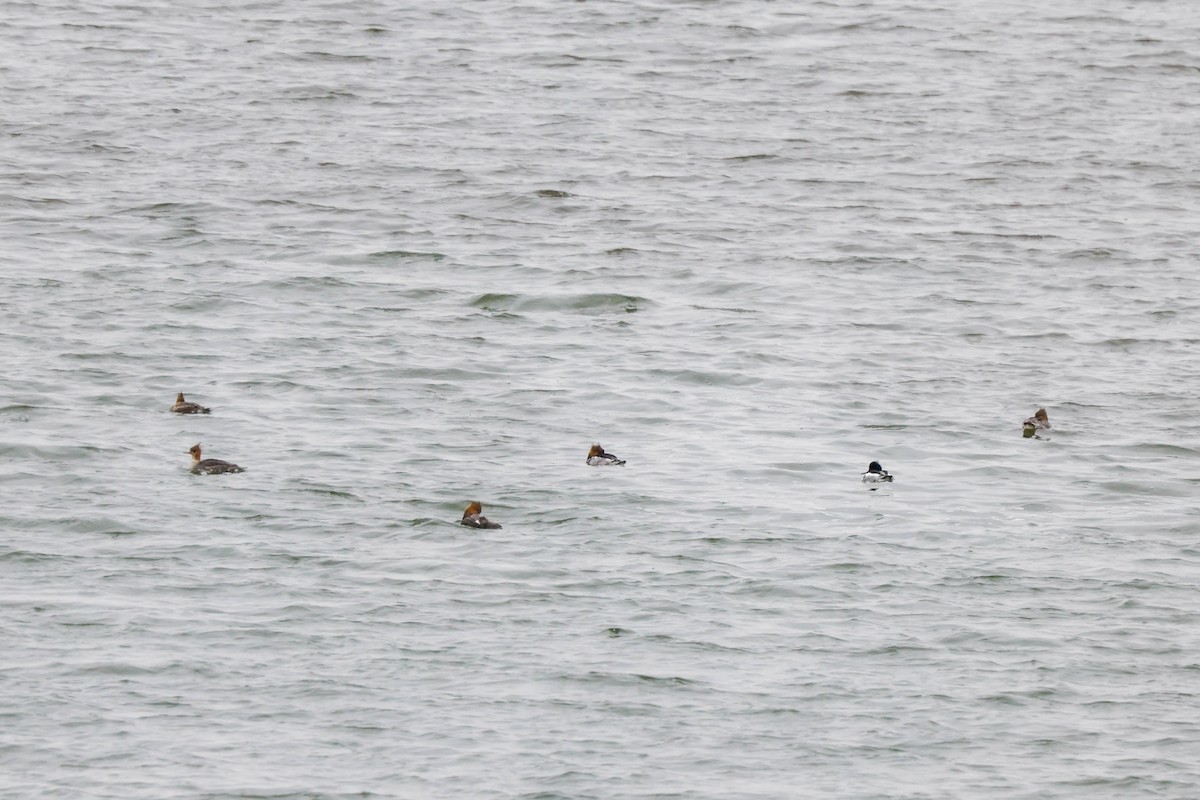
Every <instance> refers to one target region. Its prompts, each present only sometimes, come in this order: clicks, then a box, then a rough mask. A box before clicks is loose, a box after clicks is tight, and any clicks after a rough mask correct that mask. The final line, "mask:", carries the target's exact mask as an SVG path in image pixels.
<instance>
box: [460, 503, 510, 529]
mask: <svg viewBox="0 0 1200 800" xmlns="http://www.w3.org/2000/svg"><path fill="white" fill-rule="evenodd" d="M459 525H466V526H467V527H468V528H499V527H500V523H499V522H492V521H491V520H489V519H488V518H487V517H485V516H484V515H483V505H482V504H481V503H480V502H479V501H478V500H475V501H473V502H472V503H471V505H469V506H467V510H466V511H464V512H463V515H462V521H461V522H460V523H459Z"/></svg>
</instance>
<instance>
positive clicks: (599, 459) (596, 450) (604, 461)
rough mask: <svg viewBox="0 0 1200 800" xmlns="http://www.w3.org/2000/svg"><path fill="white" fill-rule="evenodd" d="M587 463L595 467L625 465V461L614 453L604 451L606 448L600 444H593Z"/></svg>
mask: <svg viewBox="0 0 1200 800" xmlns="http://www.w3.org/2000/svg"><path fill="white" fill-rule="evenodd" d="M587 463H588V465H589V466H593V467H623V466H625V462H624V461H622V460H621V459H619V458H617V457H616V456H614V455H613V454H612V453H606V452H604V448H603V447H601V446H600V445H598V444H594V445H592V449H591V450H588V454H587Z"/></svg>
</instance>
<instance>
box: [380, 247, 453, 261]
mask: <svg viewBox="0 0 1200 800" xmlns="http://www.w3.org/2000/svg"><path fill="white" fill-rule="evenodd" d="M367 258H370V259H374V260H375V261H442V260H443V259H445V258H446V254H445V253H434V252H423V251H421V250H380V251H379V252H377V253H371V254H370V255H368V256H367Z"/></svg>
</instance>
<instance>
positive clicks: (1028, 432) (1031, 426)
mask: <svg viewBox="0 0 1200 800" xmlns="http://www.w3.org/2000/svg"><path fill="white" fill-rule="evenodd" d="M1049 427H1050V417H1049V416H1047V414H1046V409H1044V408H1039V409H1038V410H1037V413H1036V414H1034V415H1033V416H1032V417H1030V418H1029V419H1027V420H1025V421H1024V422H1022V423H1021V430H1022V431H1023V432H1024V434H1025V438H1026V439H1028V438H1029V437H1030V436H1033V432H1034V431H1041V430H1045V429H1046V428H1049Z"/></svg>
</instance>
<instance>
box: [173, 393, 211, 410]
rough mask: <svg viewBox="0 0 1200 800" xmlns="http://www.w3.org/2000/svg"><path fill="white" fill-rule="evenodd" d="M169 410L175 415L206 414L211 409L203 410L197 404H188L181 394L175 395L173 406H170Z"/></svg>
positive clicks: (203, 408)
mask: <svg viewBox="0 0 1200 800" xmlns="http://www.w3.org/2000/svg"><path fill="white" fill-rule="evenodd" d="M171 410H172V411H174V412H175V413H176V414H208V413H210V412H211V411H212V409H211V408H205V407H204V406H202V405H200V404H199V403H189V402H188V401H187V400H184V399H183V392H180V393H179V394H177V395H175V405H173V406H171Z"/></svg>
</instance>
